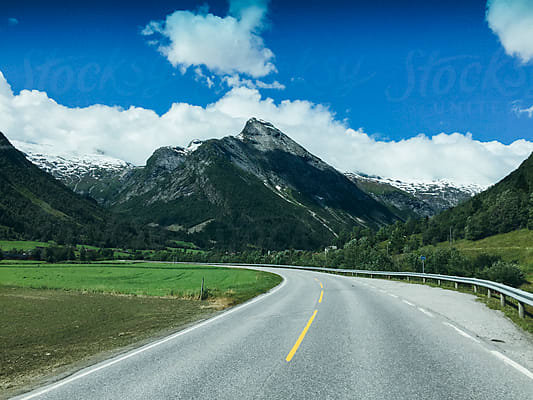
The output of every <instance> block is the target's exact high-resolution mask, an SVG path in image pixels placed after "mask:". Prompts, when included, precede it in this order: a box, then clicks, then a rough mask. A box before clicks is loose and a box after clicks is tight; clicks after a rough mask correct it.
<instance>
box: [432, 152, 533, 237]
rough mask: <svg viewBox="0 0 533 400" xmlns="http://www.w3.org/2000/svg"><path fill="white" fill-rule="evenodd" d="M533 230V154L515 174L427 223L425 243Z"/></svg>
mask: <svg viewBox="0 0 533 400" xmlns="http://www.w3.org/2000/svg"><path fill="white" fill-rule="evenodd" d="M526 227H527V228H529V229H533V153H532V154H531V155H530V156H529V158H528V159H527V160H525V161H524V162H523V163H522V164H521V165H520V166H519V167H518V169H516V170H515V171H513V172H512V173H511V174H509V175H508V176H507V177H505V178H504V179H503V180H501V181H500V182H499V183H497V184H496V185H494V186H492V187H490V188H489V189H488V190H486V191H484V192H482V193H479V194H478V195H476V196H474V197H473V198H472V199H470V200H468V201H467V202H465V203H463V204H460V205H459V206H457V207H454V208H452V209H449V210H447V211H444V212H443V213H442V214H439V215H437V216H436V217H434V218H432V219H431V220H429V221H428V222H427V226H426V227H425V228H424V231H423V236H424V238H425V241H428V240H429V239H431V241H433V242H437V241H443V240H447V238H448V235H449V232H450V230H451V232H452V235H453V236H454V237H456V238H466V239H470V240H478V239H482V238H485V237H488V236H492V235H495V234H499V233H507V232H511V231H514V230H517V229H522V228H526Z"/></svg>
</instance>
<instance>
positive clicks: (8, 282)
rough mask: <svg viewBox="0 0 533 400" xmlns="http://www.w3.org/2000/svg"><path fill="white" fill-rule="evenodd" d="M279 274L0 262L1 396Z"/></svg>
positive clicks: (274, 280) (263, 285) (187, 320)
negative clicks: (204, 292)
mask: <svg viewBox="0 0 533 400" xmlns="http://www.w3.org/2000/svg"><path fill="white" fill-rule="evenodd" d="M202 277H203V278H204V279H205V285H206V287H207V288H208V290H209V296H210V297H208V299H207V300H204V301H200V300H197V299H198V295H199V291H200V284H201V280H202ZM280 280H281V278H279V277H278V276H276V275H272V274H268V273H264V272H259V271H250V270H237V269H226V268H214V267H197V266H185V265H180V266H176V265H165V264H156V265H154V264H148V263H137V264H131V265H129V264H126V265H115V264H111V265H100V264H94V265H79V264H77V265H67V264H59V265H46V264H43V265H41V266H39V267H37V266H34V265H28V264H19V265H16V266H15V265H0V321H2V322H4V321H5V322H7V323H1V324H0V398H4V397H5V398H7V396H11V395H14V394H15V393H17V392H19V391H20V390H21V388H30V387H33V386H36V385H40V384H43V383H44V382H46V380H47V379H49V378H50V377H53V376H57V375H58V374H62V373H66V372H68V371H71V370H72V369H77V368H79V367H82V366H85V365H88V364H90V363H93V362H95V361H98V360H100V359H104V358H107V357H109V356H111V355H113V354H115V353H116V352H118V351H120V349H124V348H125V347H126V348H127V347H128V346H135V345H139V344H140V343H142V342H143V341H147V340H148V339H150V338H152V339H153V338H154V337H157V336H163V335H166V334H168V333H170V332H172V331H175V330H178V329H180V328H183V327H185V326H186V325H188V324H191V323H193V322H194V321H198V320H200V319H204V318H208V317H209V316H211V315H213V313H215V312H216V311H217V310H220V309H222V308H224V307H226V306H228V305H231V304H236V303H240V302H243V301H246V300H248V299H249V298H252V297H254V296H256V295H257V294H259V293H262V292H265V291H267V290H268V289H270V288H272V287H274V286H276V285H277V284H278V283H279V282H280ZM49 289H56V290H49ZM61 289H64V290H61Z"/></svg>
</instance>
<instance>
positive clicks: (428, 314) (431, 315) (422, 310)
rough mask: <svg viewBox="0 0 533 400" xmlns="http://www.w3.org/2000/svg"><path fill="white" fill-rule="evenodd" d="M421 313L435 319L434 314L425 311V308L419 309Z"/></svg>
mask: <svg viewBox="0 0 533 400" xmlns="http://www.w3.org/2000/svg"><path fill="white" fill-rule="evenodd" d="M417 308H418V310H419V311H421V312H423V313H424V314H426V315H427V316H428V317H431V318H434V316H433V314H431V313H430V312H429V311H427V310H424V309H423V308H420V307H417Z"/></svg>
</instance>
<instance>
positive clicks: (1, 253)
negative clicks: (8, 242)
mask: <svg viewBox="0 0 533 400" xmlns="http://www.w3.org/2000/svg"><path fill="white" fill-rule="evenodd" d="M3 259H4V252H3V251H2V249H0V261H2V260H3Z"/></svg>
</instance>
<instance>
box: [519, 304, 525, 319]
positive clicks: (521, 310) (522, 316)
mask: <svg viewBox="0 0 533 400" xmlns="http://www.w3.org/2000/svg"><path fill="white" fill-rule="evenodd" d="M518 316H519V317H520V318H524V303H522V302H520V301H519V302H518Z"/></svg>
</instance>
